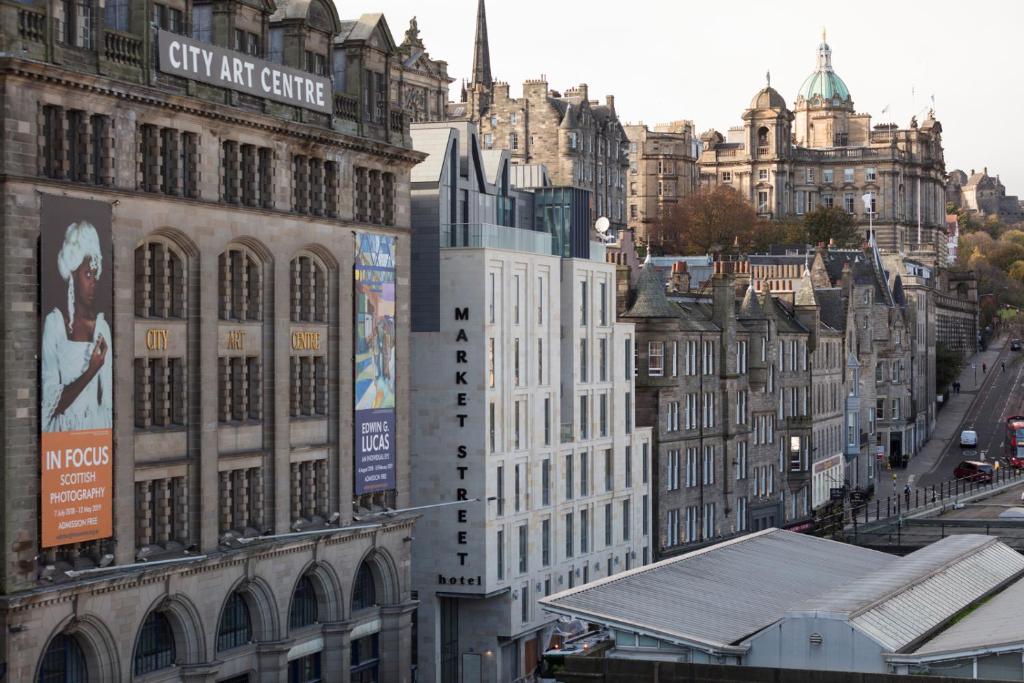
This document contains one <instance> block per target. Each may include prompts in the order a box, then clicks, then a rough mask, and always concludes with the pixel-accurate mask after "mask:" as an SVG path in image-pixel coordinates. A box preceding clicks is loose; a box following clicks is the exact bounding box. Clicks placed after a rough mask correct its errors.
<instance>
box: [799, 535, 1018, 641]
mask: <svg viewBox="0 0 1024 683" xmlns="http://www.w3.org/2000/svg"><path fill="white" fill-rule="evenodd" d="M1022 572H1024V555H1021V554H1020V553H1018V552H1017V551H1015V550H1013V549H1012V548H1010V547H1009V546H1007V545H1005V544H1004V543H1002V542H1000V541H999V539H998V538H993V537H990V536H981V535H977V534H960V535H955V536H947V537H946V538H945V539H943V540H941V541H937V542H936V543H933V544H931V545H929V546H925V547H924V548H922V549H921V550H918V551H916V552H913V553H911V554H909V555H907V556H906V557H903V558H900V559H899V560H897V561H896V562H893V563H889V564H887V565H886V566H884V567H879V568H877V569H874V570H873V571H871V572H865V573H864V575H863V576H862V577H861V578H859V579H858V580H856V581H852V582H850V583H847V584H845V585H843V586H841V587H839V588H837V589H836V590H833V591H829V592H828V593H820V594H818V597H815V598H811V599H809V600H807V601H805V602H804V603H803V604H802V605H800V606H799V607H797V608H796V609H794V610H791V611H790V612H787V614H801V613H802V614H806V613H814V614H816V615H822V616H824V615H828V616H830V617H832V618H845V619H847V620H848V621H849V622H850V624H852V625H853V626H854V627H856V628H857V629H858V630H860V631H861V632H863V633H864V634H865V635H867V636H868V637H870V638H872V639H873V640H875V641H876V642H878V643H879V644H880V645H882V646H883V647H884V648H886V649H887V650H888V651H890V652H899V651H900V650H902V649H904V648H907V647H908V646H911V645H915V644H916V643H918V642H919V641H920V639H921V638H922V637H924V636H926V635H927V634H928V633H929V632H931V631H932V630H933V629H935V628H936V627H938V626H940V625H942V624H943V623H945V622H946V621H947V620H949V619H950V618H951V617H952V616H954V615H955V614H957V613H958V612H959V611H960V610H962V609H964V608H965V607H967V606H969V605H971V604H972V603H973V602H974V601H975V600H977V599H979V598H981V597H983V596H985V595H987V594H988V593H990V592H992V591H993V590H995V589H997V588H999V587H1001V586H1003V585H1005V584H1006V583H1007V582H1008V581H1010V580H1012V579H1014V578H1015V577H1017V576H1019V575H1020V574H1021V573H1022Z"/></svg>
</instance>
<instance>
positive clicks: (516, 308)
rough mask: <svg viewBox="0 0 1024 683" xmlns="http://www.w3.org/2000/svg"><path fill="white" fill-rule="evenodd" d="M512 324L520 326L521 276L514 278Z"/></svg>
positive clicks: (517, 275) (514, 276) (516, 275)
mask: <svg viewBox="0 0 1024 683" xmlns="http://www.w3.org/2000/svg"><path fill="white" fill-rule="evenodd" d="M512 324H513V325H518V324H519V274H518V273H516V274H515V275H513V276H512Z"/></svg>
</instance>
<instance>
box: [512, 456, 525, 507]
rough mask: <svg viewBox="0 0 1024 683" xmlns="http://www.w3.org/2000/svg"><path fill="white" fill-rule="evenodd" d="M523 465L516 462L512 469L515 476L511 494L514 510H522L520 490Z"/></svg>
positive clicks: (521, 487)
mask: <svg viewBox="0 0 1024 683" xmlns="http://www.w3.org/2000/svg"><path fill="white" fill-rule="evenodd" d="M522 470H523V466H522V465H519V464H517V465H516V466H515V468H514V470H513V472H514V473H515V478H514V480H513V488H512V495H513V501H514V503H515V511H516V512H520V511H522V499H523V498H522V491H523V477H522Z"/></svg>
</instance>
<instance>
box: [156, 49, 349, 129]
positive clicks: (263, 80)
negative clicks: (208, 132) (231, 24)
mask: <svg viewBox="0 0 1024 683" xmlns="http://www.w3.org/2000/svg"><path fill="white" fill-rule="evenodd" d="M157 42H158V44H159V48H160V71H162V72H164V73H168V74H173V75H175V76H182V77H183V78H189V79H192V80H193V81H199V82H200V83H208V84H209V85H216V86H219V87H221V88H230V89H231V90H237V91H239V92H244V93H246V94H249V95H254V96H256V97H265V98H266V99H268V100H274V101H276V102H282V103H284V104H290V105H292V106H295V107H303V108H305V109H312V110H313V111H318V112H322V113H324V114H331V113H333V111H334V106H333V99H334V98H333V97H332V95H331V81H330V79H327V78H324V77H323V76H317V75H315V74H311V73H307V72H305V71H299V70H297V69H289V68H288V67H285V66H281V65H280V64H274V63H273V62H268V61H266V60H263V59H257V58H256V57H252V56H250V55H247V54H243V53H241V52H235V51H234V50H226V49H224V48H223V47H218V46H216V45H211V44H210V43H203V42H200V41H198V40H192V39H191V38H187V37H185V36H181V35H178V34H177V33H171V32H169V31H160V33H159V35H158V37H157Z"/></svg>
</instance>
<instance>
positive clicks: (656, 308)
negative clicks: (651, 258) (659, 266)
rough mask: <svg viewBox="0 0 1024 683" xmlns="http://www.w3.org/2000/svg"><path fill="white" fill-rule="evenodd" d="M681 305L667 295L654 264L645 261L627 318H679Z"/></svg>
mask: <svg viewBox="0 0 1024 683" xmlns="http://www.w3.org/2000/svg"><path fill="white" fill-rule="evenodd" d="M679 314H680V310H679V307H678V306H676V305H675V304H673V303H672V302H671V301H669V300H668V297H667V296H665V286H664V285H663V284H662V282H661V278H660V277H658V272H657V270H655V268H654V265H653V264H651V263H645V264H644V267H643V269H642V270H641V272H640V279H639V280H638V281H637V283H636V299H634V300H633V305H632V306H631V307H630V309H629V310H628V311H627V312H626V314H625V316H624V317H626V318H677V317H679Z"/></svg>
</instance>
